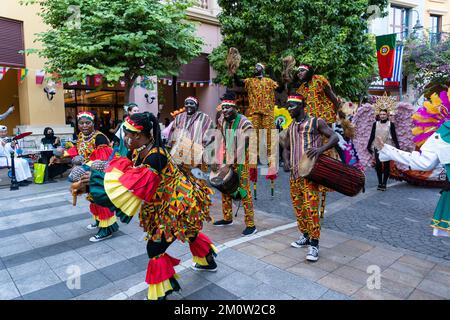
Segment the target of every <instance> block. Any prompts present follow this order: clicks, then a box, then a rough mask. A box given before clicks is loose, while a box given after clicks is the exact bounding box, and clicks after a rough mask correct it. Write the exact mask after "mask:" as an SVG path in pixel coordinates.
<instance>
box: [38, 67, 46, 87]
mask: <svg viewBox="0 0 450 320" xmlns="http://www.w3.org/2000/svg"><path fill="white" fill-rule="evenodd" d="M44 78H45V71H44V70H36V84H42V83H44Z"/></svg>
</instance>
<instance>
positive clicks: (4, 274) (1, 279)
mask: <svg viewBox="0 0 450 320" xmlns="http://www.w3.org/2000/svg"><path fill="white" fill-rule="evenodd" d="M10 281H12V278H11V276H10V275H9V272H8V270H0V283H6V282H10Z"/></svg>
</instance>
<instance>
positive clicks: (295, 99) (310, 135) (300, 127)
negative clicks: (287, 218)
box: [283, 95, 339, 261]
mask: <svg viewBox="0 0 450 320" xmlns="http://www.w3.org/2000/svg"><path fill="white" fill-rule="evenodd" d="M287 103H288V110H289V113H290V114H291V117H292V119H293V122H292V123H291V125H290V126H289V128H288V132H287V135H286V138H285V143H284V149H283V159H284V169H285V171H290V172H291V177H290V186H291V197H292V204H293V206H294V211H295V214H296V216H297V225H298V228H299V230H300V232H301V234H302V236H301V237H300V239H299V240H297V241H294V242H292V243H291V246H293V247H295V248H302V247H305V246H309V251H308V254H307V255H306V259H307V260H308V261H317V260H318V259H319V238H320V220H319V191H320V188H319V187H320V186H319V185H318V184H316V183H314V182H312V181H309V180H307V179H305V178H303V177H302V176H300V174H299V169H300V160H301V158H302V156H303V155H305V154H306V155H307V156H308V158H315V157H318V156H319V155H320V154H322V153H324V152H325V151H326V150H329V149H330V148H333V147H334V146H335V145H336V144H337V143H338V140H339V139H338V137H337V134H336V133H334V132H333V130H331V128H329V127H328V126H327V124H326V123H325V121H324V120H322V119H320V118H316V117H313V116H309V115H308V114H307V113H306V112H305V106H306V104H307V103H306V101H305V99H304V97H302V96H300V95H292V96H289V97H288V100H287ZM321 135H324V136H325V137H327V143H325V144H323V143H322V138H321Z"/></svg>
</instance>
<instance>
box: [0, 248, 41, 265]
mask: <svg viewBox="0 0 450 320" xmlns="http://www.w3.org/2000/svg"><path fill="white" fill-rule="evenodd" d="M41 257H42V256H41V255H39V254H38V253H37V252H36V251H35V250H28V251H24V252H21V253H16V254H13V255H10V256H6V257H2V260H3V263H4V264H5V266H6V267H7V268H12V267H15V266H18V265H21V264H24V263H27V262H31V261H35V260H38V259H41Z"/></svg>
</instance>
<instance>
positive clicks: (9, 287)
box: [0, 281, 20, 300]
mask: <svg viewBox="0 0 450 320" xmlns="http://www.w3.org/2000/svg"><path fill="white" fill-rule="evenodd" d="M17 297H20V293H19V291H18V290H17V288H16V286H15V285H14V282H12V281H8V282H6V281H5V282H3V281H2V282H0V300H12V299H14V298H17Z"/></svg>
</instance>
